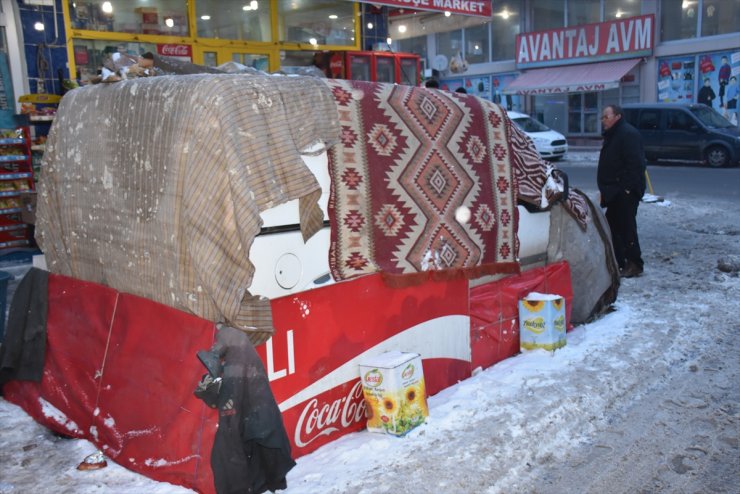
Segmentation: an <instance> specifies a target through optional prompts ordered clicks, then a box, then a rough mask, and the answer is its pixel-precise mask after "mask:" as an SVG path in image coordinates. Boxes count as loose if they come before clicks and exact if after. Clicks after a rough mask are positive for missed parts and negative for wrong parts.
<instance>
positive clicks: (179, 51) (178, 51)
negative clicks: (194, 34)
mask: <svg viewBox="0 0 740 494" xmlns="http://www.w3.org/2000/svg"><path fill="white" fill-rule="evenodd" d="M161 52H162V55H165V56H168V57H189V56H190V49H189V47H188V46H187V45H162V49H161Z"/></svg>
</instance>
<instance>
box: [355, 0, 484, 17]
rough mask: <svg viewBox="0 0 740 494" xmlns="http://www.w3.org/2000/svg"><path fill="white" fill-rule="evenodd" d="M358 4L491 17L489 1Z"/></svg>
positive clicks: (402, 0)
mask: <svg viewBox="0 0 740 494" xmlns="http://www.w3.org/2000/svg"><path fill="white" fill-rule="evenodd" d="M360 3H372V4H373V5H387V6H389V7H400V8H405V9H413V10H431V11H435V12H450V13H451V14H462V15H474V16H477V17H491V14H492V12H493V11H492V10H491V0H380V1H378V0H365V1H363V0H361V1H360Z"/></svg>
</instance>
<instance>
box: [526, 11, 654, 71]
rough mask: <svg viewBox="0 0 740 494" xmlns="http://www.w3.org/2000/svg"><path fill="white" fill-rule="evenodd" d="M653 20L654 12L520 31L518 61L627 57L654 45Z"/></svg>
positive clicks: (564, 60) (527, 62) (558, 61)
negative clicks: (612, 19)
mask: <svg viewBox="0 0 740 494" xmlns="http://www.w3.org/2000/svg"><path fill="white" fill-rule="evenodd" d="M653 24H654V22H653V16H652V15H644V16H640V17H632V18H629V19H618V20H615V21H608V22H602V23H599V24H586V25H583V26H576V27H572V28H563V29H556V30H552V31H539V32H533V33H524V34H520V35H518V36H517V61H516V62H517V65H534V64H540V65H559V64H560V65H562V64H564V63H567V60H568V59H573V58H586V57H595V56H599V57H602V58H603V57H607V56H610V57H611V58H626V57H628V56H629V55H630V54H632V53H640V54H645V52H649V51H651V50H652V48H653ZM542 62H546V63H544V64H542ZM547 62H550V63H547Z"/></svg>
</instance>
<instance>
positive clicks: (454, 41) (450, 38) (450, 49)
mask: <svg viewBox="0 0 740 494" xmlns="http://www.w3.org/2000/svg"><path fill="white" fill-rule="evenodd" d="M434 40H435V43H436V50H437V54H438V55H444V56H446V57H447V59H448V60H452V57H454V56H455V55H457V54H458V53H462V51H463V49H462V48H463V47H462V29H457V30H455V31H448V32H446V33H437V34H435V35H434Z"/></svg>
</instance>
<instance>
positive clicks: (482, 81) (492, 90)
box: [440, 72, 522, 111]
mask: <svg viewBox="0 0 740 494" xmlns="http://www.w3.org/2000/svg"><path fill="white" fill-rule="evenodd" d="M518 75H519V74H518V73H517V72H507V73H504V74H493V75H483V76H477V77H464V78H457V79H444V80H442V81H441V87H440V89H444V90H447V91H451V92H455V91H456V90H457V89H458V88H460V87H462V88H464V89H465V92H466V93H467V94H472V95H473V96H478V97H479V98H483V99H486V100H488V101H493V102H494V103H496V104H499V105H501V106H503V107H504V108H505V109H507V110H509V111H512V110H513V111H521V109H522V98H521V96H519V95H516V94H503V91H504V89H505V88H506V87H507V86H508V85H509V84H511V82H512V81H514V79H516V78H517V76H518Z"/></svg>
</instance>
